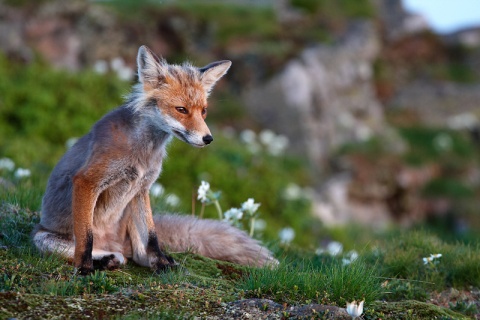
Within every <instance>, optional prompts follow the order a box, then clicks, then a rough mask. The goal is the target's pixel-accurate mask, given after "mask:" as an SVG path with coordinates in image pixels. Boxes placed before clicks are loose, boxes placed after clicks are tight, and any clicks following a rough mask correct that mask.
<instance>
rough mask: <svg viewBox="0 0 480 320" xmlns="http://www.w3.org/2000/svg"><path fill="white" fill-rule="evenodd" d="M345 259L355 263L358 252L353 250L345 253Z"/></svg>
mask: <svg viewBox="0 0 480 320" xmlns="http://www.w3.org/2000/svg"><path fill="white" fill-rule="evenodd" d="M347 257H348V258H349V259H350V261H352V262H353V261H355V260H357V259H358V252H357V251H355V250H351V251H349V252H348V253H347Z"/></svg>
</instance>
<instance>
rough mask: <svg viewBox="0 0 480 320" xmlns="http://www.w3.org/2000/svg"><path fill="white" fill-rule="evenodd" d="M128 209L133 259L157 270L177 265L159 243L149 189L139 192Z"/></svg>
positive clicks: (128, 227)
mask: <svg viewBox="0 0 480 320" xmlns="http://www.w3.org/2000/svg"><path fill="white" fill-rule="evenodd" d="M126 210H127V212H126V213H127V214H128V215H129V222H128V225H127V230H128V233H129V236H130V240H131V242H132V251H133V261H135V262H136V263H138V264H139V265H142V266H146V267H150V268H152V269H153V270H154V271H155V272H162V271H165V270H167V269H169V268H171V267H174V266H176V262H175V260H173V258H172V257H170V256H168V255H166V254H165V253H164V252H163V251H162V250H161V249H160V246H159V245H158V238H157V233H156V231H155V224H154V222H153V217H152V209H151V207H150V196H149V195H148V190H144V191H141V192H140V193H139V194H137V195H136V196H135V197H134V198H133V199H132V201H130V203H129V204H128V206H127V208H126Z"/></svg>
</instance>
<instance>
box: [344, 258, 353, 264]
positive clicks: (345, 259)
mask: <svg viewBox="0 0 480 320" xmlns="http://www.w3.org/2000/svg"><path fill="white" fill-rule="evenodd" d="M350 263H352V260H350V259H347V258H343V259H342V265H344V266H348V265H349V264H350Z"/></svg>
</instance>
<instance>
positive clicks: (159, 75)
mask: <svg viewBox="0 0 480 320" xmlns="http://www.w3.org/2000/svg"><path fill="white" fill-rule="evenodd" d="M137 65H138V81H140V83H143V84H145V83H146V82H155V83H158V82H163V81H164V80H165V74H166V71H167V69H166V68H167V62H166V61H165V60H164V59H160V58H159V57H158V56H157V55H156V54H155V53H153V51H152V50H150V49H149V48H148V47H147V46H141V47H140V49H138V54H137Z"/></svg>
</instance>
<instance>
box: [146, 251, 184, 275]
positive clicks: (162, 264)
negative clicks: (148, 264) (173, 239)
mask: <svg viewBox="0 0 480 320" xmlns="http://www.w3.org/2000/svg"><path fill="white" fill-rule="evenodd" d="M176 267H178V263H177V262H175V260H174V259H173V258H172V257H170V256H168V255H161V256H158V257H157V258H156V259H155V261H153V263H152V269H153V270H154V271H155V272H156V273H163V272H166V271H169V270H171V269H175V268H176Z"/></svg>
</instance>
